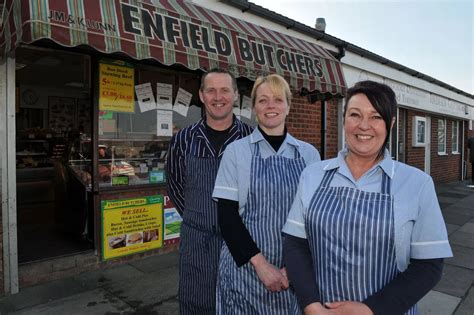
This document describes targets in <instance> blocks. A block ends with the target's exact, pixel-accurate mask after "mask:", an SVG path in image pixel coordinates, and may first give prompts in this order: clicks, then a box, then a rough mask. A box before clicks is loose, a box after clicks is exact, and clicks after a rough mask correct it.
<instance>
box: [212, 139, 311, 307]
mask: <svg viewBox="0 0 474 315" xmlns="http://www.w3.org/2000/svg"><path fill="white" fill-rule="evenodd" d="M253 148H254V150H253V154H252V164H251V172H250V186H249V193H248V197H247V204H246V205H245V207H244V211H243V213H242V220H243V222H244V224H245V226H246V227H247V229H248V231H249V233H250V235H251V236H252V239H253V240H254V241H255V243H256V244H257V246H258V248H259V249H260V250H261V253H262V254H263V256H265V258H266V259H267V261H268V262H269V263H270V264H272V265H274V266H276V267H277V268H282V267H283V249H282V234H281V230H282V228H283V225H284V223H285V221H286V217H287V216H288V212H289V211H290V207H291V204H292V202H293V199H294V196H295V194H296V189H297V186H298V180H299V177H300V174H301V172H302V171H303V169H304V167H305V162H304V160H303V158H302V157H301V156H300V153H299V152H298V150H297V149H296V148H295V157H294V159H293V158H286V157H283V156H279V155H273V156H270V157H268V158H266V159H263V158H262V157H261V156H260V149H259V146H258V143H257V144H255V145H253ZM297 304H298V303H297V301H296V297H295V295H294V293H293V291H292V289H288V290H284V291H281V292H271V291H269V290H267V288H266V287H265V285H264V284H263V283H262V282H261V281H260V279H259V278H258V276H257V273H256V272H255V269H254V267H253V266H252V264H250V263H247V264H245V265H244V266H242V267H240V268H239V267H237V265H236V264H235V262H234V260H233V258H232V255H231V254H230V252H229V250H228V248H227V246H226V245H225V243H224V245H223V247H222V253H221V260H220V263H219V275H218V279H217V313H218V314H244V315H251V314H272V315H277V314H299V313H300V311H299V307H298V305H297Z"/></svg>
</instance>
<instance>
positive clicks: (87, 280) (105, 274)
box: [73, 264, 143, 289]
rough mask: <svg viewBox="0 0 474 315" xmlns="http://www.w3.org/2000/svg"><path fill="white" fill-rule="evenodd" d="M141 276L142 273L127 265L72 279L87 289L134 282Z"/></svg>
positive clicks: (92, 272) (86, 273)
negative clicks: (122, 282) (129, 281)
mask: <svg viewBox="0 0 474 315" xmlns="http://www.w3.org/2000/svg"><path fill="white" fill-rule="evenodd" d="M142 275H143V272H141V271H140V270H138V269H136V268H135V267H133V266H130V265H129V264H125V265H120V266H114V267H113V268H110V269H100V270H94V271H91V272H85V273H82V274H80V275H77V276H74V277H73V278H74V279H75V280H76V281H78V282H79V283H80V284H81V285H82V286H84V287H87V288H89V289H95V288H100V287H103V286H105V285H107V284H110V283H114V282H121V281H127V280H134V279H136V278H137V277H140V276H142Z"/></svg>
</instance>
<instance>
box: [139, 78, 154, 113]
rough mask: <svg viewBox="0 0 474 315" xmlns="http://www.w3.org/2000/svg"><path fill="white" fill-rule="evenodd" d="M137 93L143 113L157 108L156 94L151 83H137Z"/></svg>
mask: <svg viewBox="0 0 474 315" xmlns="http://www.w3.org/2000/svg"><path fill="white" fill-rule="evenodd" d="M135 93H137V99H138V105H139V107H140V111H141V112H142V113H143V112H147V111H150V110H153V109H156V102H155V96H154V95H153V90H152V89H151V83H149V82H148V83H143V84H139V85H135Z"/></svg>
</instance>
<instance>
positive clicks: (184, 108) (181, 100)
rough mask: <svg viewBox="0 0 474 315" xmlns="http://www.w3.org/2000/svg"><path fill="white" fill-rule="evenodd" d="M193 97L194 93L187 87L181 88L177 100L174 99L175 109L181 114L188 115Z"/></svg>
mask: <svg viewBox="0 0 474 315" xmlns="http://www.w3.org/2000/svg"><path fill="white" fill-rule="evenodd" d="M192 98H193V95H192V94H191V93H189V92H188V91H186V90H185V89H182V88H179V90H178V94H177V95H176V100H175V101H174V106H173V110H174V111H175V112H177V113H178V114H180V115H181V116H184V117H186V116H187V115H188V109H189V104H191V100H192Z"/></svg>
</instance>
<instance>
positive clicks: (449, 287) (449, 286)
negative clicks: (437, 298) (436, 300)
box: [434, 264, 474, 298]
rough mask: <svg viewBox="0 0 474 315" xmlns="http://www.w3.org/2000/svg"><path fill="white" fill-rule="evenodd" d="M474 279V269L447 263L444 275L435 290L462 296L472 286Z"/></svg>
mask: <svg viewBox="0 0 474 315" xmlns="http://www.w3.org/2000/svg"><path fill="white" fill-rule="evenodd" d="M473 281H474V270H470V269H466V268H462V267H457V266H452V265H448V264H445V265H444V268H443V276H442V277H441V280H440V282H439V283H438V284H437V285H436V287H435V288H434V290H435V291H439V292H442V293H446V294H449V295H452V296H457V297H459V298H462V297H463V296H465V295H466V292H467V291H468V290H469V288H470V287H471V286H472V284H473Z"/></svg>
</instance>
